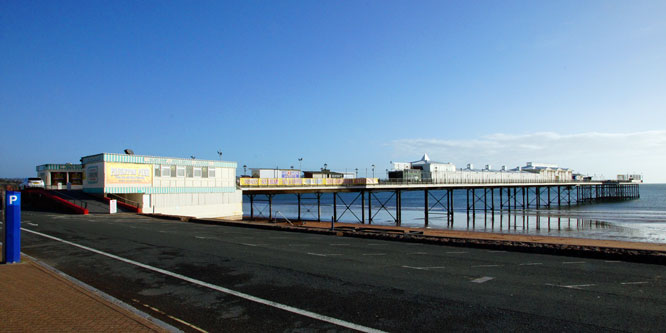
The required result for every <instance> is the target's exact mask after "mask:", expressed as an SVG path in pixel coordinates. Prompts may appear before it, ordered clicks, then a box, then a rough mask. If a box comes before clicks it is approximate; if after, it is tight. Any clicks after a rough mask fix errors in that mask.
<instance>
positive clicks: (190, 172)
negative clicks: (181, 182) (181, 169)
mask: <svg viewBox="0 0 666 333" xmlns="http://www.w3.org/2000/svg"><path fill="white" fill-rule="evenodd" d="M185 170H186V173H187V178H192V177H194V171H193V170H194V168H193V167H192V166H191V165H190V166H187V167H185Z"/></svg>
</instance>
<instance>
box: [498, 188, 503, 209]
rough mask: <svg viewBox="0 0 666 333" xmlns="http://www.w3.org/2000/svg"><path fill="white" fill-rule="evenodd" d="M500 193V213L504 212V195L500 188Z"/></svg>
mask: <svg viewBox="0 0 666 333" xmlns="http://www.w3.org/2000/svg"><path fill="white" fill-rule="evenodd" d="M499 193H500V213H502V211H503V210H504V195H502V188H501V187H500V188H499Z"/></svg>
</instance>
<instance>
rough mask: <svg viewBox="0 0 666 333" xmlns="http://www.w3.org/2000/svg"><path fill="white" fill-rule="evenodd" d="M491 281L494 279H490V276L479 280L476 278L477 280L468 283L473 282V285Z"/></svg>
mask: <svg viewBox="0 0 666 333" xmlns="http://www.w3.org/2000/svg"><path fill="white" fill-rule="evenodd" d="M492 279H494V277H491V276H484V277H480V278H478V279H474V280H472V281H470V282H474V283H484V282H487V281H490V280H492Z"/></svg>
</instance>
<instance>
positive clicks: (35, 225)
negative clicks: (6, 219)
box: [28, 222, 39, 227]
mask: <svg viewBox="0 0 666 333" xmlns="http://www.w3.org/2000/svg"><path fill="white" fill-rule="evenodd" d="M28 225H31V226H33V227H37V226H39V224H36V223H30V222H28Z"/></svg>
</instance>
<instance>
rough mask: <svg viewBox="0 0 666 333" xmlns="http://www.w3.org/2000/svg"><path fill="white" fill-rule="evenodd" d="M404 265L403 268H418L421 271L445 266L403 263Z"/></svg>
mask: <svg viewBox="0 0 666 333" xmlns="http://www.w3.org/2000/svg"><path fill="white" fill-rule="evenodd" d="M402 267H403V268H409V269H417V270H421V271H427V270H431V269H442V268H445V267H444V266H421V267H419V266H407V265H403V266H402Z"/></svg>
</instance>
